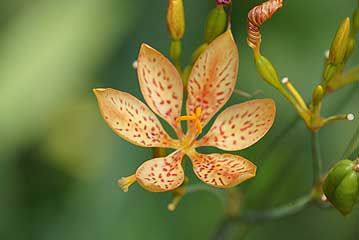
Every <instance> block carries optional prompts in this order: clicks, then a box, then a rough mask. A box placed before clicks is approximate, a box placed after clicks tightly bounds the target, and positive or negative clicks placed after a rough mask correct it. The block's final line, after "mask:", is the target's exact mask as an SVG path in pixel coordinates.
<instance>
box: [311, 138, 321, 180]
mask: <svg viewBox="0 0 359 240" xmlns="http://www.w3.org/2000/svg"><path fill="white" fill-rule="evenodd" d="M312 160H313V186H316V185H317V183H318V182H319V181H320V177H321V174H322V156H321V153H320V144H319V135H318V132H312Z"/></svg>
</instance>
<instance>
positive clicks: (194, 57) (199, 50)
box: [192, 43, 208, 64]
mask: <svg viewBox="0 0 359 240" xmlns="http://www.w3.org/2000/svg"><path fill="white" fill-rule="evenodd" d="M207 47H208V44H207V43H203V44H202V45H201V46H199V47H198V48H197V49H196V50H195V51H194V52H193V54H192V64H194V63H195V62H196V60H197V58H198V57H199V56H200V55H201V54H202V53H203V51H204V50H206V48H207Z"/></svg>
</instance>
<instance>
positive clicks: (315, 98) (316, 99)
mask: <svg viewBox="0 0 359 240" xmlns="http://www.w3.org/2000/svg"><path fill="white" fill-rule="evenodd" d="M323 94H324V90H323V87H322V85H318V86H316V88H315V89H314V91H313V95H312V103H313V106H318V105H319V104H320V103H321V102H322V99H323Z"/></svg>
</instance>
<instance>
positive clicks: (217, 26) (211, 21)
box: [204, 5, 227, 43]
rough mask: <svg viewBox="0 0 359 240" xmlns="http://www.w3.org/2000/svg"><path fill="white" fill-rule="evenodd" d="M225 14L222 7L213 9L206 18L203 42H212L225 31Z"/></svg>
mask: <svg viewBox="0 0 359 240" xmlns="http://www.w3.org/2000/svg"><path fill="white" fill-rule="evenodd" d="M226 26H227V13H226V11H225V10H224V9H223V6H222V5H218V6H217V7H216V8H214V9H213V10H212V11H211V12H210V13H209V14H208V17H207V22H206V28H205V32H204V41H205V42H206V43H210V42H212V41H213V40H214V39H215V38H216V37H218V36H219V35H220V34H222V33H223V32H224V31H225V30H226Z"/></svg>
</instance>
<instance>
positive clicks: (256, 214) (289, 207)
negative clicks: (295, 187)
mask: <svg viewBox="0 0 359 240" xmlns="http://www.w3.org/2000/svg"><path fill="white" fill-rule="evenodd" d="M311 201H312V196H311V194H307V195H304V196H302V197H300V198H298V199H296V200H294V201H293V202H290V203H287V204H284V205H282V206H279V207H276V208H273V209H268V210H247V211H244V212H243V213H242V214H241V215H240V216H239V217H238V219H237V220H238V221H242V222H247V223H256V222H262V221H271V220H278V219H281V218H285V217H288V216H292V215H295V214H297V213H298V212H300V211H301V210H303V209H304V208H306V207H307V206H308V204H309V203H310V202H311Z"/></svg>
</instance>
